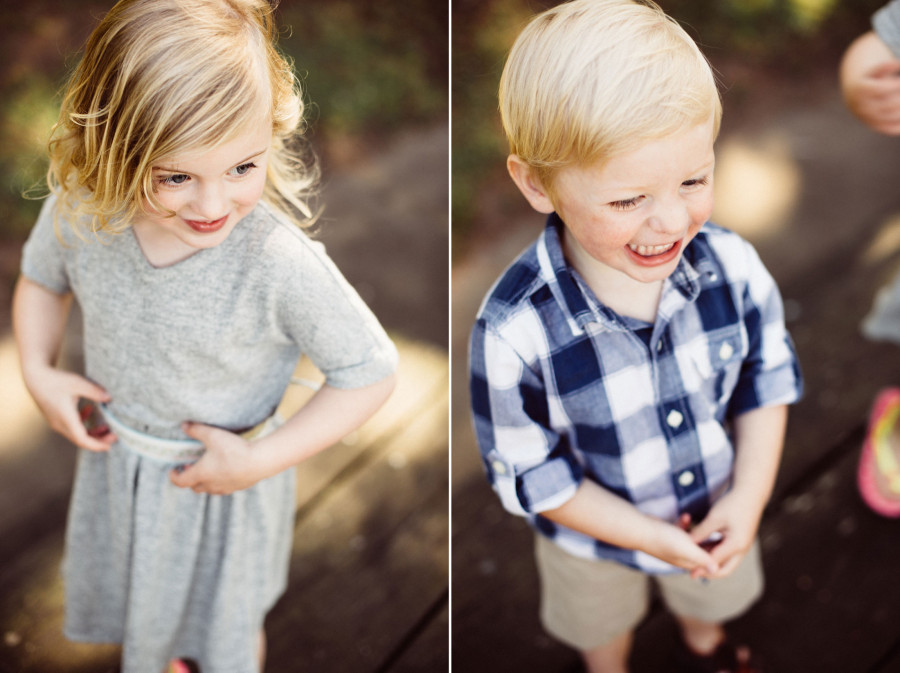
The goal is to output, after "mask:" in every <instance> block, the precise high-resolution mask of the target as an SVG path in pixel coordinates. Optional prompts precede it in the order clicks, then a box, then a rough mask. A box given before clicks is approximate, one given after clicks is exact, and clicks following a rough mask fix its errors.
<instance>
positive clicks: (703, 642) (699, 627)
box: [678, 617, 725, 655]
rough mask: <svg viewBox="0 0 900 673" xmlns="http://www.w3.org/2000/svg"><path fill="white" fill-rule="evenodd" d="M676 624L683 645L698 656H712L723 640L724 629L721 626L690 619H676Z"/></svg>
mask: <svg viewBox="0 0 900 673" xmlns="http://www.w3.org/2000/svg"><path fill="white" fill-rule="evenodd" d="M678 623H679V624H680V625H681V635H682V636H683V637H684V642H685V644H686V645H687V646H688V647H689V648H690V649H691V650H693V651H694V652H696V653H697V654H699V655H707V654H712V653H713V651H715V649H716V648H717V647H718V646H719V644H720V643H721V642H722V641H723V640H725V629H723V628H722V625H721V624H717V623H712V622H701V621H700V620H698V619H691V618H690V617H678Z"/></svg>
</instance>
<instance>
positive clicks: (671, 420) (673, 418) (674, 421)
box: [666, 409, 684, 428]
mask: <svg viewBox="0 0 900 673" xmlns="http://www.w3.org/2000/svg"><path fill="white" fill-rule="evenodd" d="M683 421H684V416H682V415H681V412H680V411H678V409H672V411H670V412H669V415H668V416H666V423H668V424H669V427H670V428H677V427H678V426H680V425H681V423H682V422H683Z"/></svg>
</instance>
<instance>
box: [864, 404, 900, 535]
mask: <svg viewBox="0 0 900 673" xmlns="http://www.w3.org/2000/svg"><path fill="white" fill-rule="evenodd" d="M898 421H900V388H885V389H884V390H882V391H881V392H880V393H878V396H877V397H876V398H875V402H874V404H873V405H872V412H871V414H870V415H869V426H868V429H867V431H866V439H865V441H864V442H863V449H862V454H861V456H860V459H859V468H858V470H857V473H856V476H857V479H856V481H857V485H858V486H859V493H860V495H861V496H862V499H863V500H864V501H865V502H866V504H867V505H868V506H869V507H871V508H872V510H874V511H875V512H876V513H878V514H880V515H882V516H885V517H889V518H898V517H900V465H898V463H897V457H896V455H895V453H894V451H893V448H892V445H891V435H892V434H893V433H894V430H895V429H896V426H897V423H898ZM879 476H880V477H881V483H879V479H878V477H879Z"/></svg>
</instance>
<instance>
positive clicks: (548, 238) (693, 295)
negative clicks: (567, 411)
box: [537, 213, 717, 334]
mask: <svg viewBox="0 0 900 673" xmlns="http://www.w3.org/2000/svg"><path fill="white" fill-rule="evenodd" d="M564 226H565V225H564V224H563V221H562V220H561V219H560V218H559V215H557V214H556V213H551V214H550V215H549V216H548V217H547V224H546V226H545V228H544V232H543V234H542V235H541V238H540V240H539V245H538V250H537V253H538V263H539V265H540V270H541V276H542V278H543V280H544V282H546V283H547V286H548V287H549V288H550V292H551V293H552V294H553V297H554V299H555V300H556V302H557V303H558V304H559V306H560V309H561V310H562V311H563V313H564V315H565V317H566V320H567V321H568V323H569V326H570V328H571V329H572V332H573V334H580V333H582V332H583V331H584V329H585V327H586V326H587V325H588V324H590V323H600V325H602V326H603V327H606V328H607V329H610V330H614V331H622V330H624V329H627V327H625V325H623V323H622V321H621V319H620V318H619V316H618V315H617V314H616V313H615V312H614V311H612V310H611V309H609V308H607V307H606V306H605V305H604V304H602V303H601V302H600V300H599V299H597V297H596V296H595V295H594V293H593V292H591V290H590V288H589V287H587V285H586V284H585V283H584V282H582V281H580V280H579V278H578V276H577V273H578V272H577V271H575V270H574V269H573V268H572V267H571V266H569V264H568V262H566V258H565V255H564V254H563V248H562V238H561V234H562V228H563V227H564ZM698 238H699V235H698V237H695V238H694V240H692V241H691V242H690V243H689V244H688V246H687V248H685V250H684V253H683V254H682V256H681V259H680V260H679V262H678V266H677V267H675V271H673V272H672V274H671V275H670V276H669V277H668V278H667V279H666V282H665V285H664V286H663V292H662V296H661V297H660V308H659V314H660V316H665V317H669V316H671V315H672V314H673V313H674V312H675V311H676V310H677V308H678V307H679V306H683V305H684V304H685V303H686V302H688V303H689V302H693V301H695V300H696V299H697V297H698V296H699V295H700V291H701V290H702V288H703V284H704V281H705V280H711V281H715V280H717V279H716V268H717V265H716V263H715V262H714V261H713V259H712V252H711V251H710V250H709V249H708V246H707V245H706V244H705V242H701V241H698Z"/></svg>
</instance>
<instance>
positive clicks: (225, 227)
mask: <svg viewBox="0 0 900 673" xmlns="http://www.w3.org/2000/svg"><path fill="white" fill-rule="evenodd" d="M271 142H272V129H271V126H269V125H267V124H260V125H258V126H254V127H252V128H249V129H248V130H247V131H245V132H242V133H239V134H238V135H237V136H236V137H235V138H234V139H233V140H230V141H228V142H225V143H222V144H221V145H218V146H216V147H213V148H212V149H209V150H204V151H202V152H200V153H188V154H176V155H173V156H170V157H165V158H164V159H162V160H161V161H159V163H158V164H157V165H155V166H154V167H153V174H152V179H153V189H154V192H155V194H156V197H157V199H158V200H159V202H160V203H161V204H162V206H163V207H165V208H167V209H169V210H171V211H174V213H175V215H174V216H172V217H168V216H166V214H165V213H156V212H154V211H153V210H151V209H150V208H149V204H147V208H146V209H145V212H144V214H143V215H141V216H140V217H139V218H138V219H137V220H136V221H135V223H134V230H135V233H136V234H137V236H138V240H139V241H140V242H141V246H142V248H143V249H144V252H145V253H147V254H148V257H151V256H152V257H156V259H158V260H163V262H164V263H166V262H167V263H173V261H175V260H178V259H183V258H185V257H187V256H190V255H191V254H193V253H194V252H196V251H197V250H200V249H203V248H213V247H215V246H217V245H219V244H220V243H222V242H223V241H224V240H225V239H226V238H228V235H229V234H230V233H231V232H232V231H233V230H234V227H235V226H236V225H237V223H238V222H240V220H241V219H242V218H243V217H244V216H245V215H247V214H248V213H249V212H250V211H251V210H253V208H254V207H255V206H256V204H257V203H258V202H259V199H260V197H261V196H262V194H263V189H264V187H265V184H266V166H267V160H268V153H269V145H270V144H271ZM150 261H151V262H153V261H154V260H153V259H151V260H150Z"/></svg>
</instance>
